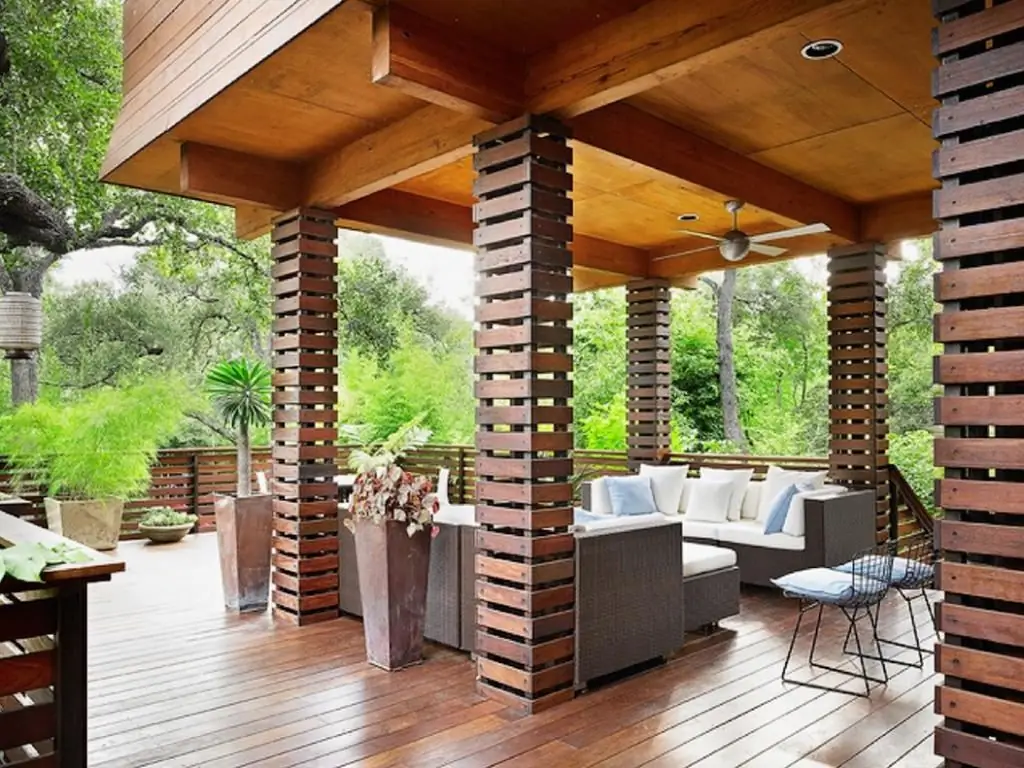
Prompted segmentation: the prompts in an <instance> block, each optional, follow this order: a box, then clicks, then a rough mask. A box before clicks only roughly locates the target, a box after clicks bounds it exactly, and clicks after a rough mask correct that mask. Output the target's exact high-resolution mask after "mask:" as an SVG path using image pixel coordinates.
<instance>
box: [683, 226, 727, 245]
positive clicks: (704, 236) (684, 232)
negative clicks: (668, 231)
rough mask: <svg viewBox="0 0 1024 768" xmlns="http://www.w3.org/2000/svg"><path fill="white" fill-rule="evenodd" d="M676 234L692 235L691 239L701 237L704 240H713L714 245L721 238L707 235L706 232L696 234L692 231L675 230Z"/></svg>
mask: <svg viewBox="0 0 1024 768" xmlns="http://www.w3.org/2000/svg"><path fill="white" fill-rule="evenodd" d="M676 232H682V233H683V234H684V235H693V237H703V238H704V239H705V240H714V241H715V242H716V243H720V242H721V241H722V238H721V237H719V236H718V235H709V234H708V233H707V232H697V231H696V230H693V229H677V230H676Z"/></svg>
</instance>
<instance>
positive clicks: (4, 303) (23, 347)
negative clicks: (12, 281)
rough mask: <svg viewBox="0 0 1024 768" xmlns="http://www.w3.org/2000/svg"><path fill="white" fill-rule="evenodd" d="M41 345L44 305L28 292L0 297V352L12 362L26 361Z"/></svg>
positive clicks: (11, 293) (6, 294) (12, 293)
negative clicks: (16, 359) (1, 350)
mask: <svg viewBox="0 0 1024 768" xmlns="http://www.w3.org/2000/svg"><path fill="white" fill-rule="evenodd" d="M42 343H43V304H42V302H40V301H39V299H37V298H35V297H33V296H31V295H30V294H27V293H16V292H10V293H5V294H4V295H3V296H0V349H3V350H6V351H7V357H8V358H11V359H15V358H26V357H28V356H29V353H30V352H33V351H35V350H37V349H39V347H40V345H41V344H42Z"/></svg>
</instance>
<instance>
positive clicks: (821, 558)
mask: <svg viewBox="0 0 1024 768" xmlns="http://www.w3.org/2000/svg"><path fill="white" fill-rule="evenodd" d="M600 482H601V481H600V480H598V481H594V482H593V483H584V485H583V489H582V495H583V506H584V508H585V509H588V510H593V509H594V508H595V505H596V507H597V509H598V510H599V511H600V508H601V502H600V500H597V499H595V498H594V496H595V493H599V492H600V491H597V492H595V490H594V483H600ZM692 483H693V479H692V478H688V479H687V484H686V486H685V487H684V492H683V498H682V501H681V502H680V514H679V515H678V516H671V517H673V518H674V519H677V520H679V521H681V522H682V528H683V538H684V539H685V540H686V541H688V542H694V543H699V544H706V545H712V546H716V547H724V548H727V549H730V550H732V551H733V552H735V554H736V565H737V566H738V568H739V572H740V580H741V581H742V583H744V584H753V585H757V586H771V584H772V579H774V578H776V577H778V576H781V575H783V574H786V573H790V572H792V571H798V570H801V569H804V568H813V567H817V566H831V565H839V564H840V563H844V562H846V561H848V560H850V559H851V558H852V557H853V556H854V555H855V554H856V553H857V552H860V551H861V550H863V549H864V548H866V547H869V546H871V545H873V544H874V542H875V530H876V519H875V508H874V498H875V497H874V494H873V492H871V491H851V490H849V489H847V488H846V487H843V486H836V485H823V486H822V487H821V488H818V489H816V490H814V491H810V492H807V493H804V494H798V495H797V497H795V498H794V499H793V501H792V507H791V509H790V512H789V515H788V516H787V522H786V526H785V529H784V530H783V531H782V532H779V533H765V531H764V522H763V520H760V519H758V509H759V506H760V502H761V495H762V492H763V490H764V487H765V482H764V481H757V480H750V481H748V482H747V483H746V486H745V490H744V492H743V498H742V503H741V505H740V509H739V514H738V515H735V517H736V518H737V519H722V520H720V521H718V520H716V521H709V520H708V519H706V518H707V517H710V516H704V515H700V514H696V510H693V509H689V508H688V505H689V504H690V496H691V494H692V491H691V487H692ZM691 506H692V505H691ZM683 510H686V513H683ZM723 518H724V515H723Z"/></svg>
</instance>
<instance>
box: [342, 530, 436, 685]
mask: <svg viewBox="0 0 1024 768" xmlns="http://www.w3.org/2000/svg"><path fill="white" fill-rule="evenodd" d="M355 538H356V561H357V565H358V568H359V593H360V597H361V599H362V606H363V632H364V634H365V636H366V658H367V660H368V661H369V662H370V663H371V664H373V665H374V666H377V667H381V668H382V669H387V670H396V669H402V668H403V667H408V666H410V665H412V664H416V663H418V662H420V661H421V660H422V659H423V628H424V624H425V621H426V614H427V577H428V576H429V573H430V532H429V530H421V531H418V532H416V533H415V534H413V535H412V536H409V534H408V533H407V532H406V524H405V523H402V522H398V521H395V520H388V521H385V522H384V523H383V524H381V525H375V524H374V523H372V522H370V521H369V520H356V521H355Z"/></svg>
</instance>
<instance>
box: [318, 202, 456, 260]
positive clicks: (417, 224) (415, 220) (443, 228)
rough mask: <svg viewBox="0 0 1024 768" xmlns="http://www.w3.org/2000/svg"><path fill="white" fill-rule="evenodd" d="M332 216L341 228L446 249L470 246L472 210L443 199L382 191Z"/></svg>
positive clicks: (341, 209) (346, 206) (353, 203)
mask: <svg viewBox="0 0 1024 768" xmlns="http://www.w3.org/2000/svg"><path fill="white" fill-rule="evenodd" d="M334 213H335V215H336V216H337V220H336V222H337V224H338V226H339V227H342V228H344V229H354V230H358V231H360V232H370V233H372V234H375V235H389V236H391V237H401V238H403V239H406V240H413V241H415V242H420V243H428V244H430V245H444V246H447V247H449V248H472V247H473V210H472V209H471V208H469V207H467V206H462V205H454V204H452V203H446V202H444V201H443V200H433V199H431V198H429V197H422V196H420V195H413V194H410V193H408V192H401V191H399V190H397V189H385V190H381V191H380V192H375V193H374V194H372V195H370V196H369V197H363V198H360V199H359V200H353V201H352V202H351V203H346V204H345V205H342V206H339V207H338V208H335V209H334Z"/></svg>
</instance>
